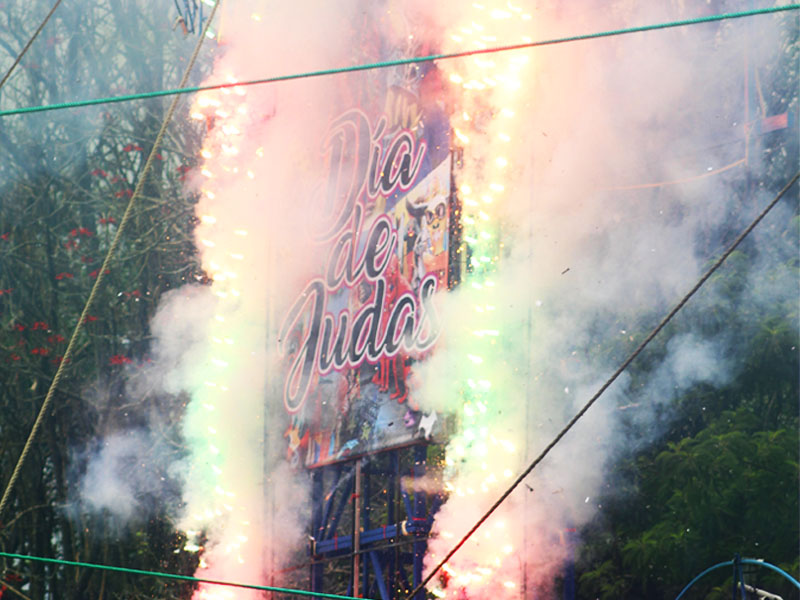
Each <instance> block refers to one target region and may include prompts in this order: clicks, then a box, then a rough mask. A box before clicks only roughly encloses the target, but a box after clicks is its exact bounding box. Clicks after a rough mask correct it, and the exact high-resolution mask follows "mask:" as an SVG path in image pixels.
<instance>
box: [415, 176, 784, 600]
mask: <svg viewBox="0 0 800 600" xmlns="http://www.w3.org/2000/svg"><path fill="white" fill-rule="evenodd" d="M798 178H800V172H798V173H795V175H794V177H792V178H791V180H789V183H787V184H786V185H785V186H784V187H783V189H782V190H781V191H780V192H778V195H777V196H775V198H774V199H773V200H772V202H770V203H769V204H768V205H767V207H766V208H765V209H764V210H762V211H761V213H759V215H758V216H757V217H756V218H755V219H754V220H753V222H752V223H750V225H748V226H747V228H746V229H745V230H744V231H743V232H742V233H740V234H739V236H738V237H737V238H736V239H735V240H734V241H733V243H732V244H731V245H730V246H729V247H728V249H727V250H725V252H723V253H722V256H720V257H719V259H717V261H716V262H715V263H714V264H713V265H712V266H711V267H710V268H709V269H708V270H707V271H706V272H705V273H704V274H703V276H702V277H700V279H699V280H698V282H697V283H696V284H695V285H694V286H693V287H692V289H691V290H689V292H688V293H687V294H686V295H685V296H684V297H683V298H681V300H680V302H678V304H677V305H675V307H674V308H673V309H672V310H671V311H670V312H669V313H668V314H667V316H666V317H664V318H663V319H662V321H661V322H660V323H659V324H658V325H656V327H655V329H653V330H652V331H651V332H650V334H649V335H648V336H647V337H646V338H645V339H644V341H642V343H641V344H639V346H638V347H637V348H636V350H634V351H633V352H632V353H631V354H630V356H628V358H626V359H625V360H624V361H623V363H622V364H621V365H620V366H619V368H617V370H616V371H614V373H613V374H612V375H611V377H609V378H608V380H607V381H606V382H605V383H604V384H603V385H602V386H600V389H599V390H598V391H597V392H596V393H595V394H594V396H592V397H591V398H590V399H589V401H588V402H586V404H584V406H583V408H581V409H580V410H579V411H578V413H577V414H576V415H575V416H574V417H572V419H570V420H569V422H568V423H567V424H566V425H565V426H564V428H563V429H562V430H561V431H560V432H559V433H558V435H556V437H555V438H553V440H552V441H551V442H550V443H549V444H547V446H545V448H544V450H542V452H541V453H540V454H539V456H537V457H536V458H535V459H534V460H533V462H532V463H531V464H530V465H528V468H526V469H525V470H524V471H523V472H522V473H521V474H520V475H519V477H517V478H516V479H515V480H514V482H513V483H512V484H511V485H510V486H509V487H508V489H507V490H506V491H505V492H503V494H502V495H501V496H500V498H498V499H497V501H495V503H494V504H492V506H491V507H490V508H489V510H487V511H486V513H484V515H483V516H482V517H481V518H480V519H478V521H477V523H475V525H473V526H472V528H471V529H470V530H469V531H468V532H467V533H466V534H465V535H464V537H462V538H461V540H460V541H459V542H458V543H457V544H456V545H455V546H454V547H453V549H452V550H450V551H449V552H448V553H447V554H446V555H445V557H444V558H443V559H442V560H441V561H440V562H439V563H438V564H437V565H436V566H435V567H434V568H433V569H432V570H431V572H430V573H428V575H427V576H425V578H424V579H423V580H422V581H421V582H420V584H419V585H418V586H417V587H415V588H414V589H413V590H412V591H411V593H410V594H409V595H408V596H406V600H410V599H411V598H413V597H414V595H415V594H416V593H417V592H419V591H420V590H421V589H423V588H424V587H425V586H426V585H427V584H428V582H429V581H430V580H431V579H433V577H434V575H436V573H438V572H439V570H440V569H441V568H442V567H443V566H444V565H445V564H446V563H447V561H448V560H450V559H451V558H452V557H453V555H454V554H455V553H456V552H458V550H459V549H460V548H461V546H463V545H464V544H465V543H466V541H467V540H468V539H469V538H470V537H472V534H473V533H475V532H476V531H477V530H478V528H479V527H480V526H481V525H483V523H484V522H485V521H486V519H488V518H489V517H490V516H491V514H492V513H493V512H494V511H495V510H497V508H498V507H499V506H500V505H501V504H502V503H503V502H504V501H505V499H506V498H508V497H509V496H510V495H511V492H513V491H514V490H515V489H516V488H517V486H518V485H519V484H520V483H522V480H523V479H525V478H526V477H527V476H528V475H530V473H531V471H533V469H534V468H536V466H537V465H538V464H539V463H540V462H542V460H543V459H544V457H545V456H547V455H548V453H549V452H550V451H551V450H552V449H553V448H554V447H555V445H556V444H558V442H560V441H561V439H562V438H563V437H564V436H565V435H566V434H567V432H568V431H569V430H570V429H572V427H573V426H574V425H575V424H576V423H577V422H578V421H579V420H580V419H581V417H583V415H585V414H586V412H587V411H588V410H589V409H590V408H591V407H592V405H593V404H594V403H595V402H596V401H597V399H598V398H600V396H601V395H602V394H603V392H605V391H606V390H607V389H608V388H609V387H610V386H611V384H612V383H614V381H616V379H617V377H619V376H620V375H621V374H622V372H623V371H624V370H625V369H626V368H627V367H628V365H630V364H631V363H632V362H633V361H634V359H635V358H636V357H637V356H639V354H641V352H642V350H644V349H645V347H646V346H647V345H648V344H649V343H650V342H651V341H652V340H653V338H654V337H656V336H657V335H658V334H659V333H660V332H661V330H662V329H664V327H665V326H666V325H667V323H669V322H670V321H671V320H672V317H674V316H675V315H676V314H677V313H678V311H679V310H681V309H682V308H683V307H684V305H685V304H686V303H687V302H688V301H689V299H690V298H691V297H692V296H694V294H695V292H697V290H699V289H700V287H701V286H702V285H703V284H704V283H705V282H706V281H708V278H709V277H711V275H713V274H714V272H715V271H716V270H717V269H718V268H719V267H720V266H721V265H722V263H723V262H725V259H727V258H728V257H729V256H730V255H731V253H732V252H733V251H734V250H736V248H737V246H738V245H739V244H740V243H741V242H742V240H744V238H745V237H747V235H748V234H749V233H750V232H751V231H753V229H754V228H755V227H756V225H758V224H759V223H760V222H761V220H762V219H763V218H764V217H765V216H767V213H769V211H770V210H772V209H773V207H774V206H775V205H776V204H777V203H778V201H779V200H780V199H781V198H782V197H783V196H784V194H785V193H786V192H787V191H789V188H791V187H792V186H793V185H794V184H795V183H796V182H797V180H798Z"/></svg>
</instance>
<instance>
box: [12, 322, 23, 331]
mask: <svg viewBox="0 0 800 600" xmlns="http://www.w3.org/2000/svg"><path fill="white" fill-rule="evenodd" d="M12 329H15V330H16V331H25V325H21V324H19V323H14V327H13V328H12Z"/></svg>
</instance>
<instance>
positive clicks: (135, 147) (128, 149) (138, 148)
mask: <svg viewBox="0 0 800 600" xmlns="http://www.w3.org/2000/svg"><path fill="white" fill-rule="evenodd" d="M122 151H123V152H133V151H136V152H142V147H141V146H138V145H136V144H128V145H127V146H125V147H124V148H123V149H122Z"/></svg>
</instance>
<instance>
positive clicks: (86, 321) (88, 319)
mask: <svg viewBox="0 0 800 600" xmlns="http://www.w3.org/2000/svg"><path fill="white" fill-rule="evenodd" d="M92 321H97V317H95V316H94V315H86V320H85V321H84V323H91V322H92Z"/></svg>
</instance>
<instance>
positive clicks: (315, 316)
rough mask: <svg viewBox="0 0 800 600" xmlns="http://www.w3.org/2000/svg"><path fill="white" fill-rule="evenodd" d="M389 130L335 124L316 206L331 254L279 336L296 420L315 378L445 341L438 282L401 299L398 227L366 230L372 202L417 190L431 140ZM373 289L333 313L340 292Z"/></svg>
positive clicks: (349, 116)
mask: <svg viewBox="0 0 800 600" xmlns="http://www.w3.org/2000/svg"><path fill="white" fill-rule="evenodd" d="M385 129H386V119H385V118H384V117H381V118H380V119H379V120H378V122H377V123H376V124H375V126H374V127H372V126H371V125H370V122H369V119H367V117H366V115H364V113H363V112H361V111H359V110H351V111H348V112H346V113H344V114H342V115H341V116H340V117H338V118H337V119H335V120H334V121H333V123H332V124H331V126H330V129H329V131H328V134H327V136H326V137H325V140H324V143H323V150H324V155H325V157H326V161H325V165H326V169H327V178H326V185H325V187H324V188H323V191H322V193H323V194H324V196H323V197H322V198H317V199H316V204H318V205H319V206H315V207H314V208H315V210H316V209H318V210H319V211H320V213H321V215H322V216H323V219H322V224H321V226H320V228H319V230H318V231H316V232H315V233H314V237H315V239H316V241H317V242H319V243H322V244H325V245H326V246H327V247H328V249H329V250H328V257H327V260H326V262H325V266H324V269H323V272H322V275H321V276H320V277H317V278H315V279H313V280H311V281H310V282H308V284H307V285H306V286H305V288H304V289H303V290H302V292H301V293H300V294H299V295H298V297H297V299H296V300H295V302H294V304H292V306H291V307H290V308H289V310H288V312H287V313H286V316H285V318H284V320H283V324H282V325H281V328H280V332H279V341H278V343H279V350H280V352H281V354H282V355H283V356H284V357H285V358H286V360H287V363H288V366H287V371H286V380H285V383H284V389H283V401H284V406H285V408H286V410H287V411H288V412H289V413H296V412H298V411H299V410H300V409H301V408H302V407H303V404H304V402H305V400H306V396H307V395H308V392H309V390H310V387H311V384H312V380H313V379H314V375H315V374H319V375H325V374H327V373H330V372H331V371H333V370H343V369H347V368H356V367H359V366H360V365H362V364H363V363H364V362H368V363H370V364H374V363H377V362H378V361H379V360H380V359H381V358H383V357H388V358H391V357H393V356H395V355H396V354H397V353H398V352H404V353H406V354H408V355H410V356H414V355H417V356H418V355H421V354H422V353H423V352H425V351H426V350H428V349H430V348H431V346H433V344H434V343H435V342H436V339H437V338H438V335H439V329H440V328H439V321H438V317H437V315H436V310H435V308H434V306H433V301H432V298H433V295H434V294H435V293H436V287H437V282H436V277H435V276H434V275H429V276H427V277H425V278H423V279H422V281H421V282H420V283H419V287H418V289H417V290H416V293H415V292H413V291H405V292H403V293H402V294H396V293H394V292H393V290H394V289H395V282H394V281H393V280H392V278H393V277H394V274H393V269H391V268H389V266H390V264H391V262H392V257H393V254H394V253H395V252H396V250H397V237H398V234H397V230H396V229H395V227H394V225H393V224H392V221H391V219H390V218H389V217H388V216H387V215H385V214H384V215H380V216H379V217H377V218H376V219H374V220H373V222H372V224H371V225H370V227H369V231H367V232H365V231H364V228H363V223H364V211H365V205H366V200H367V199H370V200H373V199H375V198H377V197H378V196H379V195H381V196H383V197H385V198H387V197H389V196H391V195H392V194H394V193H395V192H397V191H405V190H408V189H410V188H411V187H412V186H413V184H414V183H415V181H416V179H417V176H418V175H419V172H420V167H421V165H422V159H423V158H424V156H425V151H426V146H425V142H424V141H420V140H416V139H415V138H414V136H413V135H412V134H411V132H410V131H408V130H406V129H400V130H398V131H397V132H396V133H395V134H394V135H391V136H389V135H385V133H386V132H385ZM387 140H388V143H385V142H386V141H387ZM365 284H366V285H368V286H369V287H370V289H371V293H370V294H368V298H366V299H365V300H364V302H363V303H360V306H358V308H357V309H353V310H351V308H345V309H342V310H340V311H338V313H337V314H333V313H332V312H330V311H329V310H328V299H329V298H330V297H331V296H332V295H333V294H334V293H336V292H338V291H339V290H341V289H342V288H346V289H348V290H353V289H355V288H356V286H359V285H365ZM298 332H299V334H298Z"/></svg>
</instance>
